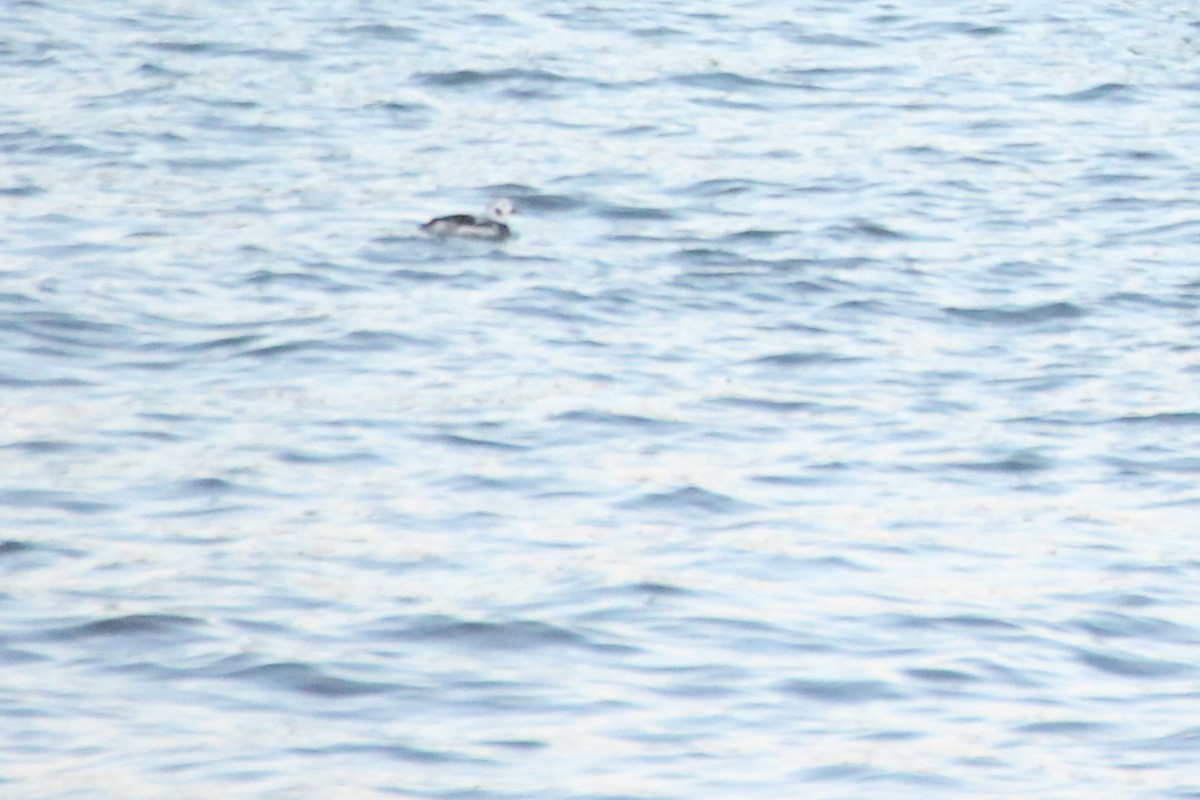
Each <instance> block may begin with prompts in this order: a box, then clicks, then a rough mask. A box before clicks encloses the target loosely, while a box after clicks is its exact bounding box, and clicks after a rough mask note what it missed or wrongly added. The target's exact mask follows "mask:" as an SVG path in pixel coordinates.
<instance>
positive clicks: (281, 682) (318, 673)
mask: <svg viewBox="0 0 1200 800" xmlns="http://www.w3.org/2000/svg"><path fill="white" fill-rule="evenodd" d="M225 677H227V678H231V679H234V680H241V681H252V682H254V683H258V684H262V685H265V686H267V687H269V688H272V689H280V690H283V691H289V692H299V693H301V694H309V695H315V696H317V697H327V698H336V697H357V696H360V695H372V694H384V693H388V692H393V691H396V690H398V689H401V688H403V687H400V686H398V685H396V684H391V683H380V682H373V681H356V680H351V679H349V678H341V677H335V676H332V675H327V674H326V673H325V672H324V671H323V670H321V669H319V668H317V667H315V666H313V665H311V664H302V663H278V664H262V665H260V666H255V667H250V668H248V669H241V670H237V671H235V672H232V673H229V674H227V675H226V676H225Z"/></svg>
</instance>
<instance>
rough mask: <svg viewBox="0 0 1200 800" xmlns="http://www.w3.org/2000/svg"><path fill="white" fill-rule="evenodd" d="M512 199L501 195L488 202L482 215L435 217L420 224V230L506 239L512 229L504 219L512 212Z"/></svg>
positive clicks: (451, 235)
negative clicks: (497, 198)
mask: <svg viewBox="0 0 1200 800" xmlns="http://www.w3.org/2000/svg"><path fill="white" fill-rule="evenodd" d="M515 211H516V209H515V208H514V207H513V203H512V200H509V199H508V198H507V197H501V198H500V199H499V200H493V201H492V202H490V203H488V207H487V209H486V210H485V211H484V212H483V216H481V217H476V216H473V215H471V214H451V215H450V216H448V217H437V218H435V219H431V220H429V222H426V223H425V224H424V225H422V226H421V230H423V231H425V232H426V233H428V234H430V235H431V236H440V237H453V236H459V237H465V238H468V239H494V240H500V239H507V238H508V237H509V236H511V235H512V230H510V229H509V227H508V226H507V225H505V224H504V220H506V219H508V217H509V215H510V214H512V213H514V212H515Z"/></svg>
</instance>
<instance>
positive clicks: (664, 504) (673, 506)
mask: <svg viewBox="0 0 1200 800" xmlns="http://www.w3.org/2000/svg"><path fill="white" fill-rule="evenodd" d="M618 506H619V507H620V508H624V509H630V510H638V511H678V512H684V513H703V514H741V513H745V512H747V511H750V510H753V509H754V508H755V506H754V505H753V504H751V503H746V502H743V501H741V500H738V499H736V498H734V497H730V496H729V495H726V494H721V493H720V492H714V491H710V490H708V489H701V488H700V487H698V486H685V487H683V488H680V489H675V490H673V491H669V492H648V493H645V494H641V495H638V496H637V497H634V498H632V499H629V500H624V501H622V502H620V503H618Z"/></svg>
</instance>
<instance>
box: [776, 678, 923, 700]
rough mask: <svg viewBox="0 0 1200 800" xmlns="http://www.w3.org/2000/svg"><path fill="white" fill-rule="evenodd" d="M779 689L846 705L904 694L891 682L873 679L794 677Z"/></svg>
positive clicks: (890, 698)
mask: <svg viewBox="0 0 1200 800" xmlns="http://www.w3.org/2000/svg"><path fill="white" fill-rule="evenodd" d="M779 690H780V691H781V692H783V693H785V694H790V695H795V696H797V697H802V698H804V699H806V700H816V701H818V702H822V703H837V704H848V705H859V704H862V703H874V702H878V701H881V700H896V699H899V698H901V697H903V696H904V695H903V694H902V693H901V692H900V691H899V690H898V689H896V688H895V687H894V686H892V685H891V684H889V683H885V682H884V681H873V680H857V681H856V680H812V679H795V680H790V681H785V682H784V683H783V684H781V685H780V687H779Z"/></svg>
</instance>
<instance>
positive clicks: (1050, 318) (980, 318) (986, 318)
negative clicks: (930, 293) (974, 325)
mask: <svg viewBox="0 0 1200 800" xmlns="http://www.w3.org/2000/svg"><path fill="white" fill-rule="evenodd" d="M942 310H943V311H944V312H945V313H947V314H949V315H950V316H953V317H959V318H961V319H965V320H970V321H972V322H986V323H990V324H993V325H1036V324H1040V323H1043V322H1054V321H1058V320H1074V319H1081V318H1082V317H1085V316H1087V312H1086V311H1084V310H1083V309H1082V308H1080V307H1079V306H1077V305H1075V304H1074V303H1068V302H1058V303H1044V304H1041V305H1034V306H1026V307H1023V308H957V307H953V306H950V307H946V308H943V309H942Z"/></svg>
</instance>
